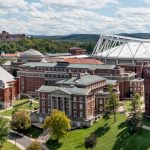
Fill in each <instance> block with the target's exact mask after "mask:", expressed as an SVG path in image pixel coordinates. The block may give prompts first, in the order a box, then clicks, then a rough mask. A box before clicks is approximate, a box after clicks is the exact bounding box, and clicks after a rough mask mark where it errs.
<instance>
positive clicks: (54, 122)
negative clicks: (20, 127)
mask: <svg viewBox="0 0 150 150" xmlns="http://www.w3.org/2000/svg"><path fill="white" fill-rule="evenodd" d="M43 127H44V128H48V129H50V130H51V132H52V139H54V140H59V139H60V138H63V137H65V136H67V135H68V130H70V128H71V127H70V119H69V118H68V117H67V116H66V115H65V113H64V112H62V111H59V110H56V109H53V110H52V112H51V115H50V116H47V117H46V118H45V120H44V124H43Z"/></svg>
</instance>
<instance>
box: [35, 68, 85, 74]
mask: <svg viewBox="0 0 150 150" xmlns="http://www.w3.org/2000/svg"><path fill="white" fill-rule="evenodd" d="M36 69H37V70H41V71H63V72H67V71H68V72H69V71H71V72H81V73H85V72H87V69H84V70H83V69H76V68H63V67H59V68H54V67H52V68H47V67H36Z"/></svg>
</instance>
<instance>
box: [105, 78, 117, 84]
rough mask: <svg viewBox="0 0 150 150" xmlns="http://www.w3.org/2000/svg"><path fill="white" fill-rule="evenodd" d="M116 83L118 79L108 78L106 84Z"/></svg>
mask: <svg viewBox="0 0 150 150" xmlns="http://www.w3.org/2000/svg"><path fill="white" fill-rule="evenodd" d="M116 83H117V80H109V79H107V80H106V84H108V85H114V84H116Z"/></svg>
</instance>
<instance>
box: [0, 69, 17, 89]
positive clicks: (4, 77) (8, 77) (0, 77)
mask: <svg viewBox="0 0 150 150" xmlns="http://www.w3.org/2000/svg"><path fill="white" fill-rule="evenodd" d="M0 73H1V75H0V81H1V82H3V83H4V84H5V86H7V82H11V81H15V79H14V77H13V76H12V75H11V74H10V73H8V72H7V71H6V70H5V69H3V68H2V67H0Z"/></svg>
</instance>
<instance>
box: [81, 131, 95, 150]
mask: <svg viewBox="0 0 150 150" xmlns="http://www.w3.org/2000/svg"><path fill="white" fill-rule="evenodd" d="M96 144H97V137H96V135H95V134H94V133H92V134H91V135H90V136H89V137H87V138H85V140H84V147H85V149H87V150H88V149H89V148H90V149H94V147H95V146H96Z"/></svg>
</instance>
